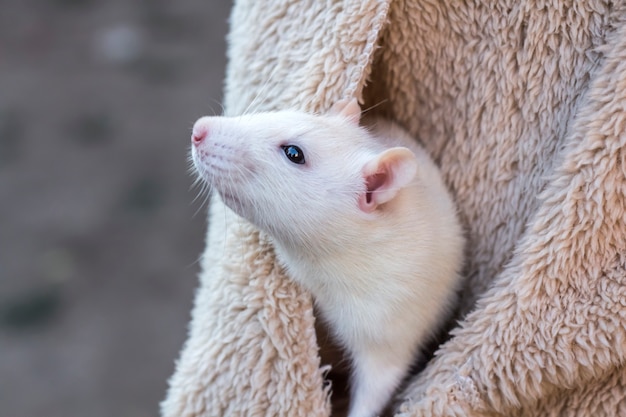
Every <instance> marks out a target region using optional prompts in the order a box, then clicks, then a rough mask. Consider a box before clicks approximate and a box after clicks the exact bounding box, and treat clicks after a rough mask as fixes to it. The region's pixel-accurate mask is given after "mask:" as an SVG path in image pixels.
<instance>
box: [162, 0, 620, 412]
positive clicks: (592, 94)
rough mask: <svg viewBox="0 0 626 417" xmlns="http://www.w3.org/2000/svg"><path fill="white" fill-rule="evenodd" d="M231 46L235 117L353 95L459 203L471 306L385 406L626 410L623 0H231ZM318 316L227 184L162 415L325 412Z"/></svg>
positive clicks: (316, 105)
mask: <svg viewBox="0 0 626 417" xmlns="http://www.w3.org/2000/svg"><path fill="white" fill-rule="evenodd" d="M228 57H229V65H228V70H227V79H226V88H225V111H226V114H228V115H237V114H241V113H244V112H246V111H262V110H276V109H283V108H296V109H301V110H306V111H311V112H324V111H326V110H327V109H328V108H329V107H330V106H331V105H332V104H333V103H334V102H335V101H337V100H338V99H340V98H343V97H357V98H359V99H360V100H361V102H362V103H364V105H363V107H364V108H368V107H370V106H375V107H373V109H372V110H371V112H373V113H378V114H381V115H384V116H386V117H388V118H391V119H393V120H396V121H397V122H398V123H400V124H401V125H403V126H404V127H406V128H407V129H408V130H409V131H410V132H411V133H412V134H413V135H415V137H416V138H419V140H420V141H421V143H422V144H423V145H424V146H425V148H426V149H427V150H428V152H429V153H430V154H431V155H432V156H433V158H434V159H435V161H436V162H437V164H438V165H439V167H440V168H441V171H442V173H443V176H444V178H445V181H446V184H447V185H448V186H449V188H450V190H451V191H452V193H453V195H454V197H455V201H456V203H457V205H458V207H459V213H460V217H461V219H462V222H463V225H464V228H465V232H466V237H467V241H468V243H467V248H466V263H465V267H464V270H463V279H464V286H463V290H462V291H461V294H460V304H459V306H458V311H459V316H458V317H459V321H458V322H457V323H456V327H455V328H454V330H453V331H452V333H451V335H450V337H449V338H448V339H447V341H446V342H445V343H444V344H443V345H441V346H440V348H439V349H438V351H437V352H436V355H435V356H434V357H433V358H432V359H431V360H430V361H429V362H428V364H427V365H426V367H425V369H424V370H423V371H422V372H420V373H418V374H416V375H414V376H413V377H412V378H411V379H410V381H408V383H407V384H406V386H405V387H404V388H403V389H402V390H400V391H399V392H398V393H397V395H396V402H395V405H394V407H393V408H392V413H396V415H398V416H520V417H521V416H529V417H530V416H567V417H574V416H581V417H582V416H594V417H600V416H620V415H621V416H626V367H625V365H624V360H625V358H626V5H625V4H624V3H623V2H612V1H604V0H581V1H574V0H569V1H568V0H562V1H558V0H552V1H550V0H545V1H544V0H520V1H513V0H489V1H481V0H468V1H463V2H460V1H434V0H237V1H235V5H234V8H233V12H232V16H231V29H230V35H229V50H228ZM383 279H384V278H383ZM314 324H315V318H314V312H313V308H312V300H311V297H310V295H309V294H307V293H305V292H304V291H303V290H302V289H301V288H299V287H298V286H296V285H295V284H293V283H292V282H291V281H290V280H289V278H288V277H287V276H286V275H285V274H284V272H283V271H282V270H281V269H280V267H279V266H278V265H277V264H276V262H275V258H274V254H273V251H272V247H271V245H270V244H269V243H268V240H267V238H266V237H265V236H264V235H263V234H262V233H259V232H258V231H257V230H256V229H255V228H254V227H253V226H251V225H250V224H248V223H246V222H245V221H243V220H241V219H240V218H238V217H237V216H235V215H234V214H233V213H231V212H230V211H229V210H228V209H227V208H225V207H224V206H223V204H222V203H221V202H220V201H219V200H218V199H214V201H213V202H212V203H211V208H210V215H209V232H208V237H207V249H206V252H205V253H204V256H203V263H202V272H201V275H200V287H199V289H198V291H197V295H196V299H195V306H194V309H193V311H192V319H191V324H190V327H189V337H188V340H187V341H186V343H185V345H184V347H183V349H182V352H181V355H180V358H179V360H178V362H177V366H176V371H175V373H174V375H173V376H172V378H171V380H170V388H169V391H168V393H167V397H166V399H165V400H164V402H163V403H162V415H163V417H200V416H203V417H204V416H329V415H330V413H331V406H330V397H331V394H333V393H334V394H335V395H337V396H339V392H340V389H339V388H338V387H331V386H330V385H329V383H328V381H326V374H327V371H328V367H327V366H326V365H325V364H323V363H322V361H321V360H320V355H319V349H320V348H324V345H325V344H326V340H325V338H320V339H319V340H318V338H316V333H315V329H314ZM335 395H333V397H334V396H335Z"/></svg>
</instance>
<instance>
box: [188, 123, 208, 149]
mask: <svg viewBox="0 0 626 417" xmlns="http://www.w3.org/2000/svg"><path fill="white" fill-rule="evenodd" d="M208 135H209V123H208V117H203V118H201V119H199V120H198V121H197V122H196V123H195V124H194V125H193V129H192V131H191V143H193V144H194V145H195V146H198V145H200V144H201V143H202V141H204V139H206V137H207V136H208Z"/></svg>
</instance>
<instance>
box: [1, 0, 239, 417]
mask: <svg viewBox="0 0 626 417" xmlns="http://www.w3.org/2000/svg"><path fill="white" fill-rule="evenodd" d="M230 3H231V2H230V1H227V0H178V1H169V0H133V1H127V0H124V1H122V0H107V1H103V0H0V416H1V417H35V416H47V417H56V416H59V417H61V416H62V417H73V416H76V417H100V416H102V417H105V416H106V417H111V416H115V417H124V416H128V417H133V416H134V417H144V416H145V417H148V416H156V415H158V403H159V401H161V400H162V399H163V397H164V395H165V390H166V386H167V385H166V381H167V378H168V377H169V376H170V375H171V374H172V372H173V369H174V360H175V359H176V357H177V355H178V351H179V349H180V348H181V346H182V343H183V342H184V339H185V334H186V326H187V322H188V320H189V311H190V309H191V305H192V300H193V291H194V288H195V287H196V283H197V278H196V274H197V273H198V263H197V259H198V256H199V255H200V253H201V251H202V249H203V239H204V232H205V227H206V222H205V213H206V210H205V207H201V201H196V202H195V203H192V201H193V199H194V197H195V196H196V194H197V193H198V191H199V188H195V189H190V186H191V184H192V182H193V177H192V176H191V175H189V173H188V162H187V152H188V142H189V134H190V129H191V126H192V125H193V122H194V121H195V119H196V118H198V117H199V116H201V115H205V114H218V113H220V112H221V107H220V105H219V102H220V100H221V96H222V80H223V77H224V68H225V64H226V60H225V46H226V45H225V35H226V33H227V29H228V25H227V18H228V14H229V12H230V7H231V4H230ZM199 200H202V198H200V199H199ZM196 212H197V214H195V215H194V213H196Z"/></svg>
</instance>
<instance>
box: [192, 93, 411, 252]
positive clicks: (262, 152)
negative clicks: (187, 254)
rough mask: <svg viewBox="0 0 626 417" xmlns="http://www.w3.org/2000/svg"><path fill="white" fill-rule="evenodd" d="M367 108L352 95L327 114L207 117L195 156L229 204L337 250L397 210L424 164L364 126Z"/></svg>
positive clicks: (289, 235) (297, 242) (282, 235)
mask: <svg viewBox="0 0 626 417" xmlns="http://www.w3.org/2000/svg"><path fill="white" fill-rule="evenodd" d="M360 113H361V110H360V108H359V105H358V103H357V102H356V100H352V101H341V102H338V103H337V104H336V105H335V106H333V108H332V109H331V111H330V112H329V113H328V114H326V115H311V114H307V113H303V112H295V111H280V112H268V113H257V114H250V115H244V116H239V117H203V118H201V119H199V120H198V121H197V122H196V123H195V125H194V127H193V133H192V158H193V162H194V165H195V167H196V169H197V171H198V173H199V174H200V175H201V176H202V178H203V179H204V180H205V181H207V182H208V183H209V184H210V185H211V187H212V188H213V189H214V190H215V191H217V192H218V193H219V194H220V196H221V198H222V200H223V201H224V203H225V204H226V205H227V206H228V207H230V208H231V209H232V210H233V211H235V212H236V213H237V214H239V215H240V216H242V217H244V218H246V219H248V220H249V221H250V222H252V223H254V224H256V225H257V226H258V227H259V228H261V229H263V230H265V231H266V232H268V233H269V234H270V235H272V236H273V237H274V238H275V239H278V241H279V242H281V243H283V244H284V245H291V246H295V247H299V246H305V247H308V248H311V249H312V248H314V247H315V246H320V245H322V246H324V247H326V248H327V249H326V250H331V249H333V247H334V246H336V245H335V244H338V245H341V244H344V243H345V242H343V241H344V240H353V239H354V238H355V237H356V236H359V233H356V232H357V231H359V232H360V231H361V230H362V229H363V223H370V222H374V221H376V220H377V219H380V218H381V217H385V216H389V210H391V209H392V208H393V202H394V200H395V199H397V198H398V195H399V193H401V192H402V189H403V188H404V187H406V186H407V185H408V184H409V183H410V182H411V181H412V180H413V178H414V176H415V174H416V170H417V162H416V158H415V155H414V154H413V153H412V152H411V151H410V150H409V149H407V148H404V147H394V148H384V147H383V146H382V145H381V144H380V143H379V142H378V141H376V140H375V138H373V137H372V136H371V134H370V133H369V132H368V131H367V130H366V129H364V128H362V127H360V126H359V119H360Z"/></svg>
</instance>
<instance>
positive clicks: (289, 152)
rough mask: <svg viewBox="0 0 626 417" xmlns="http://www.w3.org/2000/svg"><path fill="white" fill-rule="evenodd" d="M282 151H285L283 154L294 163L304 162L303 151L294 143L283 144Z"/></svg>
mask: <svg viewBox="0 0 626 417" xmlns="http://www.w3.org/2000/svg"><path fill="white" fill-rule="evenodd" d="M283 151H284V152H285V156H286V157H287V158H289V160H290V161H291V162H293V163H294V164H304V153H303V152H302V149H300V148H298V147H297V146H295V145H285V146H283Z"/></svg>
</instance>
